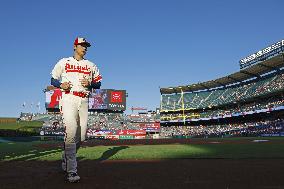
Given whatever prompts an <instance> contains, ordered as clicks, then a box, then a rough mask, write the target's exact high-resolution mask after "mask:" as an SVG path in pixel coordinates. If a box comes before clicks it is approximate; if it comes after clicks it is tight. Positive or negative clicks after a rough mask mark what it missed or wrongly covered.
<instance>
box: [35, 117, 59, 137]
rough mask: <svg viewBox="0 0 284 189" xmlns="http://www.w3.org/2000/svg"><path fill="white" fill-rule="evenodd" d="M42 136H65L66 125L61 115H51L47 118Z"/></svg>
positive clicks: (42, 129)
mask: <svg viewBox="0 0 284 189" xmlns="http://www.w3.org/2000/svg"><path fill="white" fill-rule="evenodd" d="M40 135H64V125H63V120H62V116H61V114H49V115H48V117H47V118H46V117H45V121H44V123H43V125H42V128H41V131H40Z"/></svg>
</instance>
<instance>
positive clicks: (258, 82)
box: [161, 74, 284, 110]
mask: <svg viewBox="0 0 284 189" xmlns="http://www.w3.org/2000/svg"><path fill="white" fill-rule="evenodd" d="M283 88H284V74H274V75H272V76H265V77H264V78H261V79H255V80H253V81H248V82H247V83H239V84H237V85H234V86H230V87H224V88H220V89H214V90H207V91H201V92H192V93H184V94H183V95H182V94H180V93H177V94H170V95H169V94H163V95H162V102H161V109H162V110H180V109H188V110H190V109H203V108H208V107H209V108H210V107H217V106H220V105H224V104H231V103H236V102H239V101H244V100H247V99H251V98H253V97H258V96H262V95H265V94H268V93H272V92H276V91H280V90H283Z"/></svg>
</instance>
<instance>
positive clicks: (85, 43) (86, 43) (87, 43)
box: [78, 42, 91, 47]
mask: <svg viewBox="0 0 284 189" xmlns="http://www.w3.org/2000/svg"><path fill="white" fill-rule="evenodd" d="M78 45H86V46H87V47H90V46H91V44H90V43H89V42H84V43H78Z"/></svg>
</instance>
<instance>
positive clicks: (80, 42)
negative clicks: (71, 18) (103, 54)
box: [74, 37, 91, 47]
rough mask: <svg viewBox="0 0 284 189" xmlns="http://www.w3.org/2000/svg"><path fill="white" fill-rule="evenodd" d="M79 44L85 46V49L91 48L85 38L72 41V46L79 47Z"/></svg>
mask: <svg viewBox="0 0 284 189" xmlns="http://www.w3.org/2000/svg"><path fill="white" fill-rule="evenodd" d="M80 44H86V45H87V47H90V46H91V44H90V43H89V42H88V41H87V40H86V39H85V38H82V37H77V38H76V39H75V41H74V45H80Z"/></svg>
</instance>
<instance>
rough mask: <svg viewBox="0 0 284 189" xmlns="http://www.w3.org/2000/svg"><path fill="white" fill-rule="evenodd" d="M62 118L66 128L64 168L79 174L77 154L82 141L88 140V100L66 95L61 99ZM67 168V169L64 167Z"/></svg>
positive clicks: (63, 155)
mask: <svg viewBox="0 0 284 189" xmlns="http://www.w3.org/2000/svg"><path fill="white" fill-rule="evenodd" d="M61 105H62V117H63V123H64V127H65V137H64V151H63V153H62V158H63V159H62V161H63V165H62V168H63V169H64V170H65V171H67V172H75V173H76V172H77V160H76V153H77V150H78V149H79V148H80V143H81V141H84V140H85V139H86V132H87V123H88V98H82V97H79V96H75V95H73V94H71V93H70V94H64V95H62V99H61ZM64 166H65V167H64Z"/></svg>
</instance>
